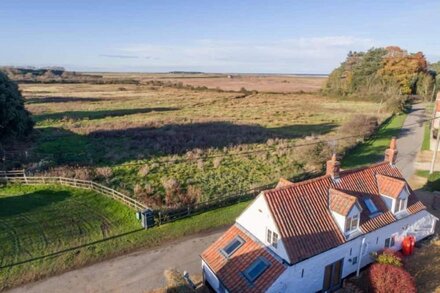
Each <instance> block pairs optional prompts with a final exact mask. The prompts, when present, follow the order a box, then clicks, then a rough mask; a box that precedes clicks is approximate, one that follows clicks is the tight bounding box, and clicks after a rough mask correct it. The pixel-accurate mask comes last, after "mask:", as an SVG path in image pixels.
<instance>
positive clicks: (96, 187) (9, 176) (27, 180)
mask: <svg viewBox="0 0 440 293" xmlns="http://www.w3.org/2000/svg"><path fill="white" fill-rule="evenodd" d="M0 179H3V180H5V181H7V182H11V183H21V184H60V185H65V186H70V187H75V188H84V189H90V190H93V191H96V192H97V193H100V194H103V195H105V196H107V197H110V198H113V199H115V200H117V201H120V202H122V203H123V204H125V205H127V206H129V207H131V208H133V209H135V210H137V211H141V210H145V209H148V207H147V206H146V205H144V204H143V203H141V202H138V201H137V200H134V199H132V198H131V197H129V196H127V195H125V194H123V193H121V192H119V191H116V190H114V189H111V188H109V187H107V186H104V185H102V184H99V183H96V182H93V181H87V180H80V179H73V178H65V177H44V176H26V172H25V171H24V170H16V171H0Z"/></svg>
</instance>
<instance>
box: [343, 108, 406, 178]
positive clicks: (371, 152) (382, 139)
mask: <svg viewBox="0 0 440 293" xmlns="http://www.w3.org/2000/svg"><path fill="white" fill-rule="evenodd" d="M406 116H407V114H406V113H402V114H399V115H394V116H392V117H390V118H389V119H388V120H387V121H385V122H384V123H383V124H382V125H381V126H380V127H379V129H378V131H377V132H376V134H375V135H374V136H373V137H372V138H371V139H369V140H368V141H366V142H364V143H361V144H359V145H357V146H356V147H354V148H353V149H352V150H350V151H349V152H348V153H347V155H346V156H345V157H344V159H343V161H342V167H343V168H347V169H352V168H356V167H361V166H364V165H367V164H371V163H373V162H378V161H380V160H382V159H383V155H384V151H385V150H386V148H387V147H388V145H389V143H390V140H391V137H392V136H397V135H398V134H399V132H400V130H401V128H402V126H403V123H404V122H405V119H406Z"/></svg>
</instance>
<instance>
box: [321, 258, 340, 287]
mask: <svg viewBox="0 0 440 293" xmlns="http://www.w3.org/2000/svg"><path fill="white" fill-rule="evenodd" d="M343 263H344V259H340V260H338V261H336V262H334V263H332V264H329V265H328V266H326V267H325V271H324V285H323V286H322V291H323V292H331V291H333V290H335V289H338V288H339V287H340V286H341V279H342V278H341V277H342V264H343Z"/></svg>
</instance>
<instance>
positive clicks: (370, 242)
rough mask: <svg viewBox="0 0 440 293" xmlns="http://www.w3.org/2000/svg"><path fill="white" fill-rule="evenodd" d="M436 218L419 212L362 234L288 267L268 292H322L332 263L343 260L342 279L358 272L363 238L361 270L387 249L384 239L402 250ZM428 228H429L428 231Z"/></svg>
mask: <svg viewBox="0 0 440 293" xmlns="http://www.w3.org/2000/svg"><path fill="white" fill-rule="evenodd" d="M436 220H437V219H436V218H435V217H433V216H432V215H431V214H429V213H428V212H427V211H420V212H418V213H417V214H413V215H410V216H408V217H406V218H404V219H401V220H399V221H397V222H394V223H392V224H390V225H388V226H385V227H383V228H380V229H378V230H375V231H373V232H370V233H368V234H364V235H361V236H359V237H357V238H355V239H353V240H351V241H349V242H347V243H345V244H343V245H340V246H338V247H336V248H333V249H331V250H328V251H326V252H323V253H321V254H319V255H316V256H314V257H311V258H309V259H307V260H304V261H302V262H300V263H298V264H295V265H293V266H291V267H289V268H288V269H287V270H286V271H285V272H284V273H283V274H282V275H281V276H280V277H279V278H278V279H277V280H276V281H275V282H274V283H273V284H272V286H271V287H270V288H269V289H268V291H267V292H274V293H275V292H277V293H278V292H301V293H307V292H316V291H319V290H321V289H322V287H323V283H324V270H325V267H326V266H327V265H329V264H332V263H334V262H336V261H338V260H340V259H342V258H343V259H344V260H343V266H342V278H344V277H346V276H347V275H349V274H351V273H354V272H356V270H357V266H358V264H357V263H355V264H353V260H354V258H355V257H358V261H359V253H360V249H361V244H362V239H363V238H364V237H365V239H366V241H365V245H364V249H363V252H364V255H363V256H362V257H361V258H360V259H361V264H360V265H361V267H364V266H366V265H368V264H369V263H371V262H372V261H373V259H372V258H371V256H370V255H371V253H372V252H376V251H379V250H381V249H383V248H384V246H385V240H386V239H387V238H391V237H394V246H393V247H391V248H392V249H394V250H399V249H401V246H402V240H403V238H404V237H405V236H407V235H414V236H416V240H420V239H423V238H425V237H426V236H429V235H431V234H432V232H433V229H434V226H435V222H436ZM427 226H429V227H430V229H425V228H426V227H427Z"/></svg>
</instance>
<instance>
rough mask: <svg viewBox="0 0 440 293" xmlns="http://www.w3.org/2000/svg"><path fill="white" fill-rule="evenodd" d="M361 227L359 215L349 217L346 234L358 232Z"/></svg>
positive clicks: (346, 222) (346, 223) (346, 221)
mask: <svg viewBox="0 0 440 293" xmlns="http://www.w3.org/2000/svg"><path fill="white" fill-rule="evenodd" d="M358 226H359V215H355V216H353V217H347V219H346V220H345V233H349V232H352V231H354V230H356V229H357V228H358Z"/></svg>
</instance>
